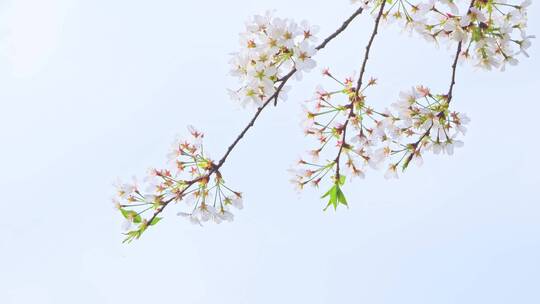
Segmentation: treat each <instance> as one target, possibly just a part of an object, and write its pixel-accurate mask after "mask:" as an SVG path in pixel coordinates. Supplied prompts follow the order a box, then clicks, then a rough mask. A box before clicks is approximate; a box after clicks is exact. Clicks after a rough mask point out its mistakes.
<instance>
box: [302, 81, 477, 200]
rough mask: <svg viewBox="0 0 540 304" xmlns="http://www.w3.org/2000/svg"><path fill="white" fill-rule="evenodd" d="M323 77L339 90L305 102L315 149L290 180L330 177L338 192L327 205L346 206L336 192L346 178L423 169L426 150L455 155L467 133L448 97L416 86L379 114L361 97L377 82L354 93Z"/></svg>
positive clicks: (350, 85)
mask: <svg viewBox="0 0 540 304" xmlns="http://www.w3.org/2000/svg"><path fill="white" fill-rule="evenodd" d="M323 74H324V75H325V76H327V77H329V78H331V79H333V80H335V81H336V82H337V83H338V84H339V86H340V88H339V89H337V90H333V91H326V90H324V89H323V88H322V87H319V88H318V89H317V91H316V94H315V97H314V98H313V99H311V100H309V101H308V104H307V105H308V106H307V107H305V111H304V112H305V120H304V132H305V134H306V135H308V136H311V137H315V138H316V140H317V142H318V145H317V146H316V147H315V148H314V149H312V150H310V151H309V152H308V154H309V156H308V157H304V158H302V159H300V160H299V161H298V168H297V169H295V170H293V174H294V178H293V180H292V182H293V183H294V184H295V185H296V187H297V188H299V189H302V188H304V187H305V186H306V185H308V184H310V185H312V186H315V187H318V186H319V185H320V183H321V181H323V180H324V179H325V178H327V179H330V180H331V185H332V188H331V189H330V191H334V192H335V193H336V194H335V198H334V199H332V197H330V202H329V205H328V206H331V205H333V206H334V207H337V205H338V204H339V203H342V204H346V199H345V198H344V195H343V193H342V192H341V189H340V186H342V185H343V183H344V181H345V177H346V176H351V177H360V178H364V177H365V172H366V169H367V168H368V167H370V168H373V169H379V168H381V166H382V165H383V164H384V163H386V165H385V167H386V173H385V177H386V178H388V179H390V178H397V177H398V172H399V171H400V169H401V171H405V170H406V169H407V168H408V167H409V165H410V164H412V163H414V164H417V165H421V164H422V162H423V159H422V154H423V153H424V152H427V151H431V152H433V153H435V154H440V153H446V154H453V153H454V148H456V147H461V146H462V145H463V143H462V142H461V141H460V140H459V137H460V136H461V135H464V134H465V132H466V130H467V129H466V127H465V125H466V124H467V123H468V122H469V119H468V118H467V116H466V115H465V114H462V113H458V112H451V111H450V109H449V100H448V99H449V98H448V95H445V94H433V93H431V91H430V90H429V89H428V88H426V87H424V86H417V87H414V88H412V89H411V90H410V91H408V92H402V93H400V98H399V100H398V101H397V102H395V103H393V104H392V107H391V109H384V110H381V111H377V110H375V109H374V108H372V107H371V106H369V105H368V103H367V97H366V95H365V92H366V90H367V89H368V88H369V87H372V86H374V85H376V83H377V80H376V79H371V80H370V81H369V82H368V83H367V84H366V85H365V86H364V87H362V88H361V89H360V90H358V93H357V90H356V88H354V86H353V81H352V78H347V79H345V80H344V81H340V80H339V79H337V78H335V77H334V76H333V75H332V74H331V73H330V71H328V70H325V71H324V72H323ZM321 159H322V160H321ZM340 170H341V171H340ZM340 193H341V194H340ZM327 194H328V193H327ZM331 194H332V193H329V194H328V195H331ZM340 196H343V198H342V200H340ZM328 206H327V207H328Z"/></svg>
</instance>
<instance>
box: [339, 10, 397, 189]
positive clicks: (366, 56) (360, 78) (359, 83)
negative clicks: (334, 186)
mask: <svg viewBox="0 0 540 304" xmlns="http://www.w3.org/2000/svg"><path fill="white" fill-rule="evenodd" d="M385 4H386V1H381V7H380V9H379V13H378V14H377V18H376V19H375V25H374V26H373V32H372V33H371V37H370V38H369V41H368V44H367V46H366V52H365V54H364V60H363V61H362V66H361V68H360V75H359V76H358V81H357V84H356V91H355V94H354V96H353V99H352V100H351V103H350V104H349V107H350V109H349V115H348V116H347V120H346V121H345V124H344V125H343V131H342V132H343V133H342V137H341V145H340V147H339V151H338V154H337V157H336V159H335V163H336V175H335V176H336V181H339V178H340V174H339V171H340V166H339V162H340V158H341V154H342V153H343V147H344V146H345V145H346V142H345V139H346V136H347V126H348V125H349V121H350V119H351V118H352V117H353V116H354V103H355V101H356V100H357V98H359V96H358V93H359V92H360V87H361V86H362V82H363V79H364V74H365V72H366V65H367V62H368V60H369V53H370V52H371V47H372V45H373V41H374V40H375V36H377V33H378V30H379V23H380V21H381V17H382V15H383V12H384V5H385Z"/></svg>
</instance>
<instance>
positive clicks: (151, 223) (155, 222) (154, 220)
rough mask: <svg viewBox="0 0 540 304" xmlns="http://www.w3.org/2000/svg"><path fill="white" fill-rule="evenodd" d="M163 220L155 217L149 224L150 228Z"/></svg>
mask: <svg viewBox="0 0 540 304" xmlns="http://www.w3.org/2000/svg"><path fill="white" fill-rule="evenodd" d="M162 219H163V218H162V217H156V218H154V219H153V220H152V221H151V222H150V226H154V225H155V224H157V223H159V221H161V220H162Z"/></svg>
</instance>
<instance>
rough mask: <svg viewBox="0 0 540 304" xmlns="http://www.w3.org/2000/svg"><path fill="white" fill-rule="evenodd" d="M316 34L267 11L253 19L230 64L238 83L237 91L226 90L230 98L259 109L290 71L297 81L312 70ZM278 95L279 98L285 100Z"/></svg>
mask: <svg viewBox="0 0 540 304" xmlns="http://www.w3.org/2000/svg"><path fill="white" fill-rule="evenodd" d="M318 31H319V28H318V27H317V26H311V25H310V24H309V23H308V22H307V21H302V22H301V23H300V24H297V23H296V22H294V21H293V20H291V19H282V18H276V17H273V16H272V14H271V13H270V12H268V13H266V14H265V15H256V16H254V17H253V18H252V19H251V20H250V21H249V22H247V23H246V30H245V32H243V33H241V34H240V45H241V49H240V51H239V52H237V53H235V54H233V58H232V59H231V61H230V64H231V74H232V75H233V76H236V77H238V79H239V81H240V83H241V85H240V88H239V89H237V90H229V92H230V95H231V97H232V98H233V99H236V100H239V101H241V103H242V105H244V106H245V105H255V106H261V105H262V104H263V103H264V102H265V101H266V100H268V99H269V98H271V97H272V96H273V95H274V94H275V93H276V91H277V88H278V86H279V84H280V83H281V82H282V81H283V79H282V77H284V76H285V75H286V74H287V73H289V72H290V71H291V70H292V69H296V73H295V74H296V77H297V78H299V79H300V78H301V77H302V72H309V71H311V70H312V69H313V68H314V67H315V66H316V62H315V60H313V58H312V57H313V55H315V53H316V51H317V50H316V47H315V46H314V42H316V41H317V37H316V36H315V35H316V34H317V32H318ZM280 93H281V94H279V95H280V96H279V98H283V99H284V98H286V96H285V94H283V93H284V92H280Z"/></svg>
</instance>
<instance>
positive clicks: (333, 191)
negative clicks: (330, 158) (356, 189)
mask: <svg viewBox="0 0 540 304" xmlns="http://www.w3.org/2000/svg"><path fill="white" fill-rule="evenodd" d="M344 182H345V179H341V178H340V183H344ZM340 183H336V184H334V186H333V187H332V188H330V190H328V192H326V193H325V194H324V195H323V196H322V197H321V198H325V197H328V204H327V205H326V207H325V208H324V209H323V210H324V211H326V210H327V209H328V208H329V207H330V206H333V207H334V210H337V207H338V206H339V205H340V204H342V205H345V206H347V207H349V205H348V203H347V198H345V194H344V193H343V191H341V188H340Z"/></svg>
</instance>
